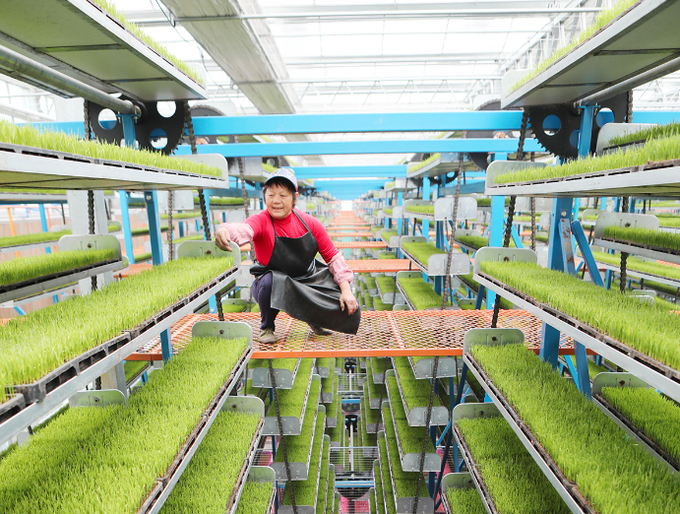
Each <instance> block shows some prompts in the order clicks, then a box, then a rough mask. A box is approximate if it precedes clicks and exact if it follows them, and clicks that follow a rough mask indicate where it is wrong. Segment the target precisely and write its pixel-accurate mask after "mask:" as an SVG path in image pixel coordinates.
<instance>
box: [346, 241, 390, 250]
mask: <svg viewBox="0 0 680 514" xmlns="http://www.w3.org/2000/svg"><path fill="white" fill-rule="evenodd" d="M333 244H334V245H335V247H336V248H337V249H338V250H343V249H346V248H387V243H386V242H385V241H338V242H333Z"/></svg>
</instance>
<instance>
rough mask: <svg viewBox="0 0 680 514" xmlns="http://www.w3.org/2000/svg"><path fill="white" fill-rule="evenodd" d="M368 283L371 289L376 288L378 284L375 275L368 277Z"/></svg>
mask: <svg viewBox="0 0 680 514" xmlns="http://www.w3.org/2000/svg"><path fill="white" fill-rule="evenodd" d="M366 285H367V286H368V288H369V289H375V288H376V287H377V286H376V285H375V277H371V276H370V275H369V276H367V277H366Z"/></svg>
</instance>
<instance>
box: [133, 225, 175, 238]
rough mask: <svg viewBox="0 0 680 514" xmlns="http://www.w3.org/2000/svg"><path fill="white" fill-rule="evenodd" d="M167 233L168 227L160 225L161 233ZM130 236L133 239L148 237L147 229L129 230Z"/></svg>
mask: <svg viewBox="0 0 680 514" xmlns="http://www.w3.org/2000/svg"><path fill="white" fill-rule="evenodd" d="M167 231H168V226H167V225H161V232H167ZM130 235H132V236H133V237H136V236H148V235H149V227H137V228H131V229H130Z"/></svg>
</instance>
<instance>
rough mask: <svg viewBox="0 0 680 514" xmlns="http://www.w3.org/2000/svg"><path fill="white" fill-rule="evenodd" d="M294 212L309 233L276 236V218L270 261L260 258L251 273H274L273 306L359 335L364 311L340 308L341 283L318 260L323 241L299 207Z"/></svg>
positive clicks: (339, 330)
mask: <svg viewBox="0 0 680 514" xmlns="http://www.w3.org/2000/svg"><path fill="white" fill-rule="evenodd" d="M293 214H295V216H297V218H298V219H299V220H300V221H301V222H302V224H303V225H304V226H305V228H306V229H307V233H305V235H303V236H301V237H279V236H278V235H276V227H275V226H274V219H273V218H272V217H271V215H270V216H269V218H270V219H271V220H272V227H273V228H274V248H273V250H272V256H271V258H270V259H269V264H267V265H266V266H262V265H261V264H259V263H258V262H257V261H255V263H254V264H253V266H252V267H251V268H250V273H252V274H253V275H255V277H257V278H259V277H261V276H262V275H264V274H265V273H271V274H272V296H271V303H270V305H271V306H272V308H274V309H279V310H282V311H284V312H286V313H287V314H289V315H290V316H291V317H293V318H296V319H299V320H301V321H304V322H306V323H309V324H310V325H317V326H320V327H323V328H327V329H329V330H335V331H336V332H343V333H345V334H356V333H357V330H359V323H360V322H361V310H360V309H359V308H357V310H356V312H355V313H354V314H352V315H348V314H347V306H345V310H344V311H343V310H341V309H340V286H339V285H338V284H336V283H335V280H334V279H333V275H332V274H331V272H330V270H329V269H328V266H326V265H325V264H324V263H322V262H320V261H317V260H316V254H317V253H318V252H319V244H318V243H317V242H316V238H315V237H314V234H312V232H311V230H309V227H308V226H307V224H306V223H305V222H304V220H303V219H302V218H301V217H300V216H299V215H298V213H297V212H295V210H293Z"/></svg>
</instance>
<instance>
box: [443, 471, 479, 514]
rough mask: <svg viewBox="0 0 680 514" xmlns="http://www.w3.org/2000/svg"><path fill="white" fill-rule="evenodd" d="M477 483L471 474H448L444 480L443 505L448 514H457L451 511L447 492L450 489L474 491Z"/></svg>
mask: <svg viewBox="0 0 680 514" xmlns="http://www.w3.org/2000/svg"><path fill="white" fill-rule="evenodd" d="M474 488H475V481H474V480H473V479H472V475H470V473H447V474H446V475H444V478H442V495H441V498H442V503H443V504H444V511H445V512H446V514H456V513H455V512H453V511H452V510H451V505H449V500H448V497H447V496H446V492H447V491H448V490H449V489H474Z"/></svg>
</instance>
